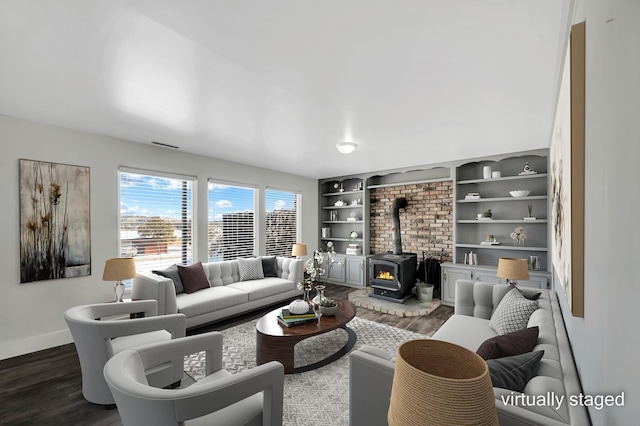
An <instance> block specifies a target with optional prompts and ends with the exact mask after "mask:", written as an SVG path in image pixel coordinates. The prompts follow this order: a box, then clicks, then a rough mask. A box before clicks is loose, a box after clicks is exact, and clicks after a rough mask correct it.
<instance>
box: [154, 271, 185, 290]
mask: <svg viewBox="0 0 640 426" xmlns="http://www.w3.org/2000/svg"><path fill="white" fill-rule="evenodd" d="M151 272H153V273H154V274H158V275H162V276H163V277H166V278H170V279H171V281H173V285H174V286H175V288H176V294H180V293H184V285H182V279H181V278H180V273H179V272H178V265H176V264H175V263H174V264H173V265H171V266H169V267H168V268H167V269H160V270H153V271H151Z"/></svg>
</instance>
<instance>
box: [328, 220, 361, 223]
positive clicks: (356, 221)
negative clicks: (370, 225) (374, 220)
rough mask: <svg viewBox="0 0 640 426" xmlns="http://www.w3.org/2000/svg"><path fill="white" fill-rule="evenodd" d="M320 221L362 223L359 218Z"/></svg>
mask: <svg viewBox="0 0 640 426" xmlns="http://www.w3.org/2000/svg"><path fill="white" fill-rule="evenodd" d="M322 223H364V222H363V221H361V220H323V221H322Z"/></svg>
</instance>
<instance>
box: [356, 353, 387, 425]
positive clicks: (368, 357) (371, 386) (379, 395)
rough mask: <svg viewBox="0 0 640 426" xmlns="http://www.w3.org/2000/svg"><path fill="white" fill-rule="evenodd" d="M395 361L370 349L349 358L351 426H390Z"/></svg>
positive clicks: (385, 354)
mask: <svg viewBox="0 0 640 426" xmlns="http://www.w3.org/2000/svg"><path fill="white" fill-rule="evenodd" d="M394 370H395V359H394V358H393V356H392V355H389V354H387V353H385V352H384V351H381V350H380V349H376V348H374V347H371V346H363V347H361V348H360V349H358V350H355V351H353V352H352V353H351V354H350V355H349V401H350V405H349V424H350V425H351V426H360V425H362V426H378V425H379V426H387V412H388V411H389V399H390V398H391V386H392V384H393V372H394Z"/></svg>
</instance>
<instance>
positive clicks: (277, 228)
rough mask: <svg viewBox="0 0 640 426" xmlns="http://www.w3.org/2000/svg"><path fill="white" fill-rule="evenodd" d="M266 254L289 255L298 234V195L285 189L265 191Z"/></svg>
mask: <svg viewBox="0 0 640 426" xmlns="http://www.w3.org/2000/svg"><path fill="white" fill-rule="evenodd" d="M265 207H266V212H265V219H266V254H267V256H291V248H292V247H293V244H294V243H295V242H296V241H297V239H298V235H299V229H300V225H299V215H298V209H299V208H300V195H299V194H297V193H295V192H291V191H286V190H277V189H267V190H266V191H265Z"/></svg>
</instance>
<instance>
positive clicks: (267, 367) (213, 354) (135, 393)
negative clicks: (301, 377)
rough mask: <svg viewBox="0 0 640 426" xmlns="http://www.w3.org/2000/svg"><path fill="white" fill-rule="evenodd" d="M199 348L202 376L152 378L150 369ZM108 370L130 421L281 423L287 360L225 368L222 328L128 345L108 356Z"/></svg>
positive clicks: (124, 420)
mask: <svg viewBox="0 0 640 426" xmlns="http://www.w3.org/2000/svg"><path fill="white" fill-rule="evenodd" d="M200 351H206V366H205V377H204V378H203V379H202V380H199V381H197V382H195V383H194V384H192V385H191V386H188V387H185V388H181V389H159V388H155V387H151V386H150V385H149V384H148V383H147V380H146V378H145V376H144V371H145V370H148V369H150V368H154V367H155V366H158V365H162V364H163V363H165V362H167V361H168V360H170V359H173V358H176V357H184V356H186V355H190V354H193V353H197V352H200ZM104 376H105V379H106V381H107V384H108V385H109V388H110V389H111V393H112V394H113V397H114V398H115V400H116V405H117V407H118V412H119V413H120V417H121V419H122V423H123V424H124V425H125V426H127V425H154V426H164V425H182V424H186V425H189V424H212V425H272V426H280V425H282V407H283V396H284V367H283V366H282V364H280V363H279V362H276V361H271V362H268V363H266V364H262V365H260V366H258V367H255V368H252V369H249V370H245V371H242V372H240V373H236V374H232V373H230V372H228V371H227V370H224V369H223V368H222V334H220V333H219V332H215V331H214V332H210V333H204V334H198V335H195V336H189V337H185V338H183V339H177V340H172V341H169V342H162V343H155V344H149V345H145V346H140V347H136V348H133V349H129V350H126V351H123V352H121V353H119V354H117V355H115V356H114V357H113V358H111V359H110V360H109V361H107V364H106V365H105V367H104ZM190 420H192V421H190ZM183 422H185V423H183Z"/></svg>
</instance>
